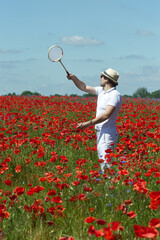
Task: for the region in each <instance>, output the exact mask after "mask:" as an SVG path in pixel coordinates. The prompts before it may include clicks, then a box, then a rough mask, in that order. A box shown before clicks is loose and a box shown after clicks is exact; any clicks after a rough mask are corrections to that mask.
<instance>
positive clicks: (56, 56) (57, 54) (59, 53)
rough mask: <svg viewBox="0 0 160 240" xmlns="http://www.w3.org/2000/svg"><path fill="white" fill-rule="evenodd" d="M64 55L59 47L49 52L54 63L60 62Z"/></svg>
mask: <svg viewBox="0 0 160 240" xmlns="http://www.w3.org/2000/svg"><path fill="white" fill-rule="evenodd" d="M62 55H63V51H62V49H61V48H60V47H58V46H55V47H53V48H51V49H50V51H49V58H50V60H51V61H53V62H56V61H59V60H60V59H61V57H62Z"/></svg>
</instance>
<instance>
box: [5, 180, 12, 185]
mask: <svg viewBox="0 0 160 240" xmlns="http://www.w3.org/2000/svg"><path fill="white" fill-rule="evenodd" d="M4 182H5V184H6V185H7V186H11V184H12V181H11V180H9V179H7V180H6V181H4Z"/></svg>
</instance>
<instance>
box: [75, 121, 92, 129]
mask: <svg viewBox="0 0 160 240" xmlns="http://www.w3.org/2000/svg"><path fill="white" fill-rule="evenodd" d="M90 126H92V121H88V122H83V123H78V125H77V127H76V128H77V129H81V130H83V129H86V128H87V127H90Z"/></svg>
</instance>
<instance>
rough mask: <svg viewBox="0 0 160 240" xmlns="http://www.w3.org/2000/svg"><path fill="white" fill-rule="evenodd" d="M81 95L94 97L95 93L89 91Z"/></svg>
mask: <svg viewBox="0 0 160 240" xmlns="http://www.w3.org/2000/svg"><path fill="white" fill-rule="evenodd" d="M82 97H95V95H94V94H91V93H85V94H83V95H82Z"/></svg>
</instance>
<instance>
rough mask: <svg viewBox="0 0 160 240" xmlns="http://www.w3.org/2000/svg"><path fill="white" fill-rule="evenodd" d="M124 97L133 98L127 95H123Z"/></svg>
mask: <svg viewBox="0 0 160 240" xmlns="http://www.w3.org/2000/svg"><path fill="white" fill-rule="evenodd" d="M123 97H126V98H132V96H130V95H127V94H125V95H123Z"/></svg>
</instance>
